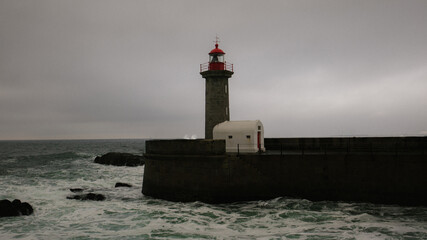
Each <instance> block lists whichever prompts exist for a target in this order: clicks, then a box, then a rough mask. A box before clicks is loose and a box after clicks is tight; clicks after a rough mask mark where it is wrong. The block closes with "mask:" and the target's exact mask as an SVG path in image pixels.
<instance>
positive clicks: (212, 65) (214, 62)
mask: <svg viewBox="0 0 427 240" xmlns="http://www.w3.org/2000/svg"><path fill="white" fill-rule="evenodd" d="M224 55H225V52H224V51H222V50H221V49H219V48H218V43H216V44H215V48H214V49H212V51H211V52H210V53H209V70H225V68H224Z"/></svg>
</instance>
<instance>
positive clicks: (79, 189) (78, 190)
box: [70, 188, 83, 193]
mask: <svg viewBox="0 0 427 240" xmlns="http://www.w3.org/2000/svg"><path fill="white" fill-rule="evenodd" d="M70 191H71V192H73V193H76V192H83V188H70Z"/></svg>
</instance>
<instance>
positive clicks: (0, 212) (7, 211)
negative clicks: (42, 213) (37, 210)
mask: <svg viewBox="0 0 427 240" xmlns="http://www.w3.org/2000/svg"><path fill="white" fill-rule="evenodd" d="M33 212H34V210H33V207H32V206H31V205H30V204H29V203H27V202H23V203H22V202H21V200H19V199H15V200H13V201H12V202H10V201H9V200H7V199H4V200H1V201H0V217H11V216H20V215H31V214H33Z"/></svg>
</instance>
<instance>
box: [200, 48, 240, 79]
mask: <svg viewBox="0 0 427 240" xmlns="http://www.w3.org/2000/svg"><path fill="white" fill-rule="evenodd" d="M224 55H225V52H224V51H222V50H221V49H220V48H218V40H217V41H216V42H215V48H214V49H212V51H210V52H209V62H208V63H203V64H200V72H205V71H218V70H219V71H221V70H222V71H224V70H225V71H230V72H233V64H230V63H227V62H225V60H224Z"/></svg>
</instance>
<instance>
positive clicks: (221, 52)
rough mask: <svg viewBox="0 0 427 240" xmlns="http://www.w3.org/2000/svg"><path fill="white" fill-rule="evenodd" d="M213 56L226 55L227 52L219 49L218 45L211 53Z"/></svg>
mask: <svg viewBox="0 0 427 240" xmlns="http://www.w3.org/2000/svg"><path fill="white" fill-rule="evenodd" d="M213 54H225V52H224V51H222V50H221V49H219V48H218V43H217V44H215V48H214V49H212V51H210V52H209V55H213Z"/></svg>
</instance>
